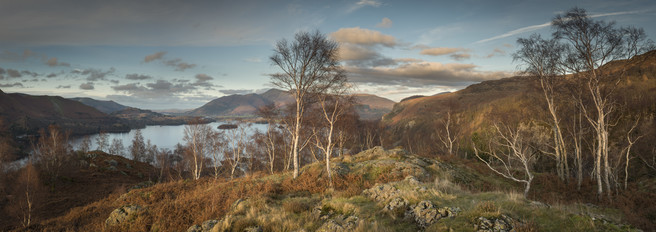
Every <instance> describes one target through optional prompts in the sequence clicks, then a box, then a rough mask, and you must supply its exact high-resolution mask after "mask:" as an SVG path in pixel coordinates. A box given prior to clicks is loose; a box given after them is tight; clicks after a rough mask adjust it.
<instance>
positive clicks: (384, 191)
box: [362, 184, 399, 201]
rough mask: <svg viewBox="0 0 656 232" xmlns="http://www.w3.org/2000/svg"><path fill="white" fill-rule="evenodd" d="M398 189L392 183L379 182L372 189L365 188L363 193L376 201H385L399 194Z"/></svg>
mask: <svg viewBox="0 0 656 232" xmlns="http://www.w3.org/2000/svg"><path fill="white" fill-rule="evenodd" d="M398 192H399V191H398V190H397V189H396V188H395V187H394V186H392V185H391V184H377V185H375V186H374V187H371V188H370V189H365V190H364V191H362V193H363V194H364V195H365V196H367V197H369V198H371V199H372V200H374V201H384V200H387V199H390V198H392V197H394V196H396V195H397V194H398Z"/></svg>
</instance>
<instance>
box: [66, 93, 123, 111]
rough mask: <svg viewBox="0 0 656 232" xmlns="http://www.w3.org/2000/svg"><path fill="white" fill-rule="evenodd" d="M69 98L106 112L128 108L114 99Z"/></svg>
mask: <svg viewBox="0 0 656 232" xmlns="http://www.w3.org/2000/svg"><path fill="white" fill-rule="evenodd" d="M69 99H71V100H75V101H79V102H82V103H83V104H85V105H88V106H91V107H93V108H96V109H97V110H100V111H101V112H103V113H106V114H111V113H114V112H116V111H119V110H123V109H125V108H128V107H127V106H124V105H121V104H118V103H116V102H114V101H103V100H96V99H93V98H88V97H75V98H69Z"/></svg>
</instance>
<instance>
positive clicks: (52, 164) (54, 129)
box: [33, 124, 71, 179]
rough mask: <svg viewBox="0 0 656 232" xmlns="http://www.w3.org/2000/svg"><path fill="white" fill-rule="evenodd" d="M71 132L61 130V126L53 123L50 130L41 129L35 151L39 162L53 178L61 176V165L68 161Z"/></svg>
mask: <svg viewBox="0 0 656 232" xmlns="http://www.w3.org/2000/svg"><path fill="white" fill-rule="evenodd" d="M69 135H70V133H69V132H61V130H60V129H59V126H57V125H55V124H52V125H50V126H48V130H47V131H46V130H45V129H41V130H40V131H39V141H38V142H37V144H36V145H34V148H33V151H34V154H33V155H34V156H35V157H36V160H37V164H38V165H39V166H40V167H41V168H43V170H44V171H46V172H47V173H48V174H49V175H50V176H51V177H52V178H53V179H55V178H57V177H58V176H59V171H60V169H61V167H62V166H63V165H64V164H65V163H66V162H67V161H68V159H69V158H70V157H69V154H70V152H71V146H70V145H69V143H68V138H69Z"/></svg>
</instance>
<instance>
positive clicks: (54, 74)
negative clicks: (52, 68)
mask: <svg viewBox="0 0 656 232" xmlns="http://www.w3.org/2000/svg"><path fill="white" fill-rule="evenodd" d="M46 77H47V78H53V77H57V74H56V73H50V74H48V75H47V76H46Z"/></svg>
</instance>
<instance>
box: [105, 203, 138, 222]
mask: <svg viewBox="0 0 656 232" xmlns="http://www.w3.org/2000/svg"><path fill="white" fill-rule="evenodd" d="M142 210H143V208H141V206H138V205H127V206H123V207H120V208H118V209H115V210H114V211H112V213H111V214H109V217H108V218H107V220H105V224H107V225H108V226H116V225H120V224H123V223H124V222H126V221H130V220H132V219H134V217H136V216H137V215H138V214H139V213H140V212H141V211H142Z"/></svg>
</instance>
